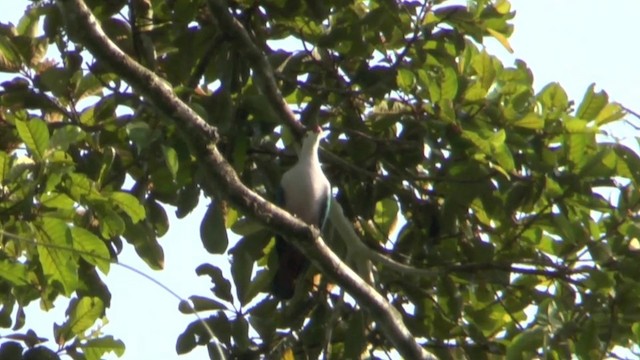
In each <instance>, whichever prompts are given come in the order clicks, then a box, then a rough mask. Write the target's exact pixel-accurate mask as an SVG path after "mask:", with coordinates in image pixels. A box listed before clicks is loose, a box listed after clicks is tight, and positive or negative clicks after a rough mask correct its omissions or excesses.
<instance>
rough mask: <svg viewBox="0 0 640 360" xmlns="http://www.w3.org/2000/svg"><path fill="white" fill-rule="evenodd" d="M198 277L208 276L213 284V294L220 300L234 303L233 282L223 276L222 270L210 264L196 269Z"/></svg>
mask: <svg viewBox="0 0 640 360" xmlns="http://www.w3.org/2000/svg"><path fill="white" fill-rule="evenodd" d="M196 274H198V276H202V275H208V276H209V277H211V282H212V283H213V285H214V286H213V293H214V294H215V295H216V296H217V297H218V298H220V299H222V300H225V301H228V302H233V295H232V294H231V282H229V280H227V279H226V278H225V277H224V275H222V270H220V269H219V268H218V267H215V266H213V265H210V264H203V265H200V266H198V267H197V268H196Z"/></svg>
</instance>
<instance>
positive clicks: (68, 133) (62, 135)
mask: <svg viewBox="0 0 640 360" xmlns="http://www.w3.org/2000/svg"><path fill="white" fill-rule="evenodd" d="M85 136H86V133H85V132H84V131H82V129H80V127H79V126H74V125H67V126H63V127H61V128H59V129H55V130H54V131H53V135H52V136H51V141H50V143H51V147H52V148H59V149H61V150H63V151H67V149H69V145H72V144H75V143H77V142H79V141H81V140H83V139H84V138H85Z"/></svg>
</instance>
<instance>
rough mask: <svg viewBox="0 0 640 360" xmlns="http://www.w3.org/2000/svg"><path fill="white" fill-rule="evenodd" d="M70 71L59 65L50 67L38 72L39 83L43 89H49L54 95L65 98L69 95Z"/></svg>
mask: <svg viewBox="0 0 640 360" xmlns="http://www.w3.org/2000/svg"><path fill="white" fill-rule="evenodd" d="M70 81H71V73H70V71H69V70H67V69H64V68H60V67H50V68H47V69H46V70H44V71H43V72H42V73H41V74H40V84H41V87H42V88H43V90H45V91H51V92H52V93H53V95H54V96H56V97H58V98H62V99H66V98H67V97H68V96H69V95H70V89H69V86H70Z"/></svg>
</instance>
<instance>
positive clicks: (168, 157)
mask: <svg viewBox="0 0 640 360" xmlns="http://www.w3.org/2000/svg"><path fill="white" fill-rule="evenodd" d="M162 153H163V154H164V161H165V163H166V164H167V168H168V169H169V172H170V173H171V176H172V177H173V180H176V175H177V174H178V167H179V165H180V164H179V160H178V153H177V152H176V151H175V150H174V149H173V148H172V147H168V146H164V145H163V146H162Z"/></svg>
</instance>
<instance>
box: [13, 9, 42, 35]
mask: <svg viewBox="0 0 640 360" xmlns="http://www.w3.org/2000/svg"><path fill="white" fill-rule="evenodd" d="M39 20H40V11H39V8H38V7H32V8H29V9H27V11H25V13H24V15H23V16H22V17H21V18H20V21H19V22H18V26H17V28H16V31H17V32H18V35H24V36H26V37H35V36H36V34H37V32H38V24H39V22H40V21H39Z"/></svg>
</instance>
